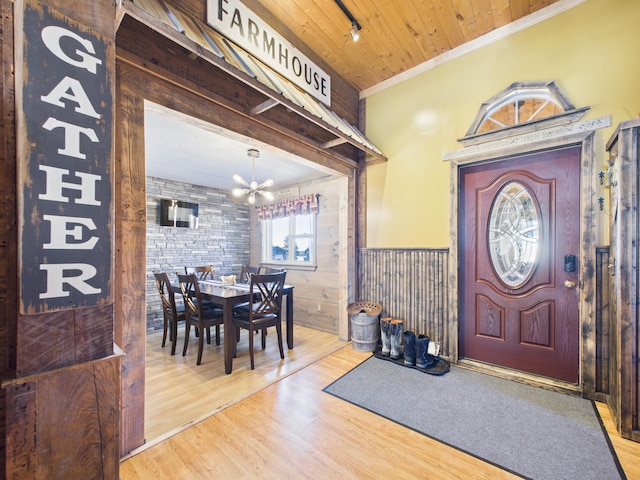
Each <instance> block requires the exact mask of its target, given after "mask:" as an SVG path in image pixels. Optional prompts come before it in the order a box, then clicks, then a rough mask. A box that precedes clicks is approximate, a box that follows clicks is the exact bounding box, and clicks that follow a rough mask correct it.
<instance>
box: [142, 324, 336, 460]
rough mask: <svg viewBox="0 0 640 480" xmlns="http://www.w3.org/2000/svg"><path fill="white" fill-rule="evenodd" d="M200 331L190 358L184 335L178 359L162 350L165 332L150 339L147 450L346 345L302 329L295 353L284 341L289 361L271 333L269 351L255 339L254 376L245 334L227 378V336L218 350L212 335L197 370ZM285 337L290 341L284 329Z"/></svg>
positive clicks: (297, 334) (271, 331)
mask: <svg viewBox="0 0 640 480" xmlns="http://www.w3.org/2000/svg"><path fill="white" fill-rule="evenodd" d="M194 330H195V329H191V338H190V340H189V348H188V349H187V355H186V356H184V357H183V356H182V347H183V345H184V329H182V328H181V329H180V331H179V332H178V346H177V347H176V355H173V356H172V355H170V354H169V353H170V351H171V350H170V348H171V347H170V345H169V342H167V345H165V347H164V348H162V347H161V344H162V333H161V332H156V333H153V334H150V335H147V352H146V368H145V430H144V433H145V439H146V445H145V447H148V446H149V445H152V444H155V443H158V442H159V441H161V440H164V439H165V438H168V437H169V436H171V435H173V434H175V433H176V432H179V431H182V430H184V429H185V428H187V427H188V426H190V425H193V424H194V423H197V422H199V421H200V420H202V419H204V418H206V417H208V416H210V415H212V414H214V413H216V412H219V411H220V410H222V409H224V408H226V407H228V406H229V405H232V404H234V403H236V402H238V401H240V400H242V399H244V398H246V397H248V396H249V395H252V394H253V393H255V392H257V391H258V390H260V389H262V388H265V387H266V386H268V385H270V384H272V383H273V382H276V381H278V380H280V379H281V378H284V377H286V376H288V375H291V374H292V373H294V372H296V371H297V370H300V369H301V368H304V367H306V366H307V365H309V364H311V363H313V362H315V361H316V360H318V359H320V358H322V357H324V356H326V355H329V354H330V353H333V352H335V351H336V350H338V349H340V348H342V347H343V346H344V345H345V342H341V341H340V340H338V337H337V336H336V335H334V334H330V333H325V332H320V331H318V330H313V329H310V328H305V327H301V326H298V325H296V328H295V336H294V340H295V343H294V346H295V348H294V349H292V350H288V349H287V346H286V339H285V338H283V342H284V343H285V345H284V348H285V358H284V360H281V359H280V352H279V351H278V342H277V338H276V333H275V329H273V328H271V329H269V334H268V336H267V344H266V349H265V350H262V346H261V343H260V335H256V336H255V337H254V356H255V367H256V368H255V370H253V371H251V368H250V364H249V340H248V338H247V336H248V332H247V331H246V330H242V331H241V337H240V342H239V343H238V345H237V348H238V357H237V358H235V359H234V361H233V372H231V374H230V375H226V374H225V373H224V361H223V355H224V352H223V350H224V347H223V343H224V332H223V333H222V341H221V342H220V345H215V341H214V338H213V331H212V332H211V333H212V338H211V344H210V345H207V344H206V343H205V345H204V349H203V353H202V363H201V364H200V365H196V356H197V351H198V345H197V339H196V338H195V332H194ZM282 333H283V337H285V328H284V325H283V329H282Z"/></svg>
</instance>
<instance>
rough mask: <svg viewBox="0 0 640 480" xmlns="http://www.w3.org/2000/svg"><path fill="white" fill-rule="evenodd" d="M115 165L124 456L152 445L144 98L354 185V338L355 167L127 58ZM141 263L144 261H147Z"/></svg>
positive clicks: (346, 297) (351, 266) (343, 334)
mask: <svg viewBox="0 0 640 480" xmlns="http://www.w3.org/2000/svg"><path fill="white" fill-rule="evenodd" d="M116 78H117V87H116V97H117V106H116V136H115V138H116V140H115V141H116V161H115V164H116V167H115V174H114V183H115V196H114V203H115V205H116V208H115V210H116V212H115V228H116V235H115V237H116V238H115V252H116V253H115V269H114V271H115V272H116V274H115V280H114V284H115V288H114V290H115V291H116V292H118V295H117V296H116V299H115V319H114V336H115V341H116V343H117V344H118V345H120V346H122V348H123V350H124V352H125V354H126V355H125V357H124V358H123V360H122V370H123V373H122V408H121V419H120V432H121V433H120V435H121V438H120V441H121V445H120V455H121V457H124V456H126V455H128V454H129V453H130V452H131V451H132V450H134V449H136V448H138V447H140V446H141V445H143V444H144V443H145V438H144V415H142V413H143V412H144V368H145V345H146V314H145V285H146V267H143V268H140V267H141V263H140V262H141V261H142V262H145V259H146V256H145V251H146V167H145V147H144V144H145V141H144V101H145V100H150V101H152V102H154V103H157V104H160V105H163V106H165V107H167V108H172V109H174V110H178V111H180V112H182V113H185V114H187V115H191V116H194V117H197V118H199V119H200V120H203V121H206V122H209V123H211V124H214V125H218V126H220V127H222V128H225V129H228V130H230V131H234V132H236V133H241V134H242V133H243V128H244V129H246V130H247V131H251V132H252V135H253V136H254V138H257V139H258V140H260V141H264V142H266V143H269V144H271V145H273V146H275V147H279V148H282V145H283V144H286V145H288V146H289V151H292V152H294V153H296V154H298V155H299V156H301V157H304V158H306V159H307V160H309V161H311V162H314V163H317V164H318V165H319V166H323V167H328V168H331V169H333V170H334V171H336V172H338V173H341V174H343V175H345V177H346V178H347V182H348V185H347V188H346V189H345V192H344V196H345V197H346V198H344V197H343V198H342V199H341V201H343V202H345V203H346V205H345V214H344V215H343V218H344V221H343V222H342V223H343V224H344V227H345V228H347V229H348V232H347V233H346V238H348V239H349V242H348V244H347V245H346V246H344V248H342V249H341V251H342V253H343V258H341V261H340V268H341V270H342V272H343V274H340V278H343V279H344V280H343V281H342V282H341V288H342V294H341V298H340V300H339V302H340V304H341V305H343V308H340V309H339V312H340V317H339V319H338V321H339V328H338V330H339V337H340V338H341V339H347V338H348V332H349V319H348V315H347V310H346V305H347V304H348V303H349V302H350V301H352V297H351V295H352V294H353V292H352V290H351V289H350V288H349V286H350V285H353V283H354V282H355V280H354V278H355V274H354V272H355V244H354V241H355V238H356V237H355V234H354V231H353V227H352V225H353V223H354V222H353V219H354V217H355V216H356V211H355V208H356V207H355V206H356V198H355V195H356V194H357V190H356V186H355V178H356V176H355V173H354V169H355V167H354V166H350V165H348V164H346V163H345V162H344V161H341V159H340V158H339V157H336V158H334V156H333V155H331V154H329V153H326V152H324V151H322V150H321V149H319V148H313V147H310V146H309V145H306V144H304V143H303V142H299V141H295V140H292V139H288V138H285V137H284V136H283V135H282V134H281V132H278V131H274V129H273V128H270V127H269V126H265V125H263V124H261V123H260V122H259V121H256V120H252V119H251V118H245V117H243V116H242V114H240V113H238V112H235V111H233V110H232V109H228V108H225V107H224V106H221V105H219V104H217V103H216V102H215V99H212V98H211V97H210V96H208V95H206V94H205V93H203V92H198V91H197V89H196V88H194V87H192V86H191V87H190V86H189V85H188V82H187V81H186V80H183V79H180V80H177V79H167V78H165V77H163V76H162V75H161V74H159V73H158V72H155V71H152V70H151V68H150V67H149V68H147V67H146V66H145V65H142V64H139V63H138V62H136V61H134V59H131V58H130V57H129V56H127V55H126V52H125V53H121V55H119V56H118V57H117V61H116ZM141 259H142V260H141Z"/></svg>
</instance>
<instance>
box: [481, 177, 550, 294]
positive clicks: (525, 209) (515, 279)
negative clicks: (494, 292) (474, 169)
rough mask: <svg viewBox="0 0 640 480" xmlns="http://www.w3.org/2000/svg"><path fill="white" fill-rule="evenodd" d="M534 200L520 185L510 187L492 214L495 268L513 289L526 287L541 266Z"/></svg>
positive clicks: (491, 252)
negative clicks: (538, 265)
mask: <svg viewBox="0 0 640 480" xmlns="http://www.w3.org/2000/svg"><path fill="white" fill-rule="evenodd" d="M538 212H539V210H538V208H537V205H536V202H535V199H534V197H533V196H532V195H531V193H529V190H528V189H527V187H526V186H525V185H523V184H522V183H520V182H515V181H513V182H508V183H506V184H505V185H504V186H503V187H502V188H501V189H500V190H499V191H498V193H497V194H496V197H495V199H494V200H493V205H492V206H491V211H490V212H489V228H488V237H489V238H488V239H487V240H488V242H489V255H490V257H491V264H492V265H493V268H494V269H495V271H496V274H497V275H498V278H500V280H502V281H503V282H504V283H505V284H506V285H507V286H508V287H510V288H518V287H521V286H522V285H524V284H525V283H526V282H527V280H528V279H529V277H531V275H532V273H533V271H534V270H535V268H536V264H537V262H538V254H539V251H540V237H541V221H540V215H539V213H538Z"/></svg>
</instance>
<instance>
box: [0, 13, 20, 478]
mask: <svg viewBox="0 0 640 480" xmlns="http://www.w3.org/2000/svg"><path fill="white" fill-rule="evenodd" d="M12 5H13V4H12V3H10V2H6V1H2V2H0V16H1V20H0V22H1V23H0V26H1V29H0V49H1V50H2V64H1V65H0V68H1V70H0V75H1V76H2V77H1V78H2V84H1V85H0V91H2V98H3V102H2V103H0V118H1V119H2V121H1V127H0V143H1V144H2V146H3V148H0V192H3V195H1V196H0V285H4V286H9V285H17V284H18V277H17V276H18V274H17V258H18V245H17V243H16V241H15V239H16V238H18V232H17V229H16V225H17V218H16V212H17V205H16V203H17V197H16V181H15V180H16V176H17V172H16V150H15V149H16V147H15V145H16V132H15V122H14V118H15V85H14V83H13V78H14V77H13V63H14V57H13V54H14V50H13V41H12V38H13V34H14V29H13V15H12ZM17 305H18V299H17V290H16V289H15V288H0V370H1V371H2V378H3V379H4V378H12V377H13V376H14V375H15V338H16V318H17ZM6 402H7V395H6V391H5V390H4V389H0V472H5V464H6V463H5V459H6V442H5V438H6V419H7V417H6V406H7V405H6Z"/></svg>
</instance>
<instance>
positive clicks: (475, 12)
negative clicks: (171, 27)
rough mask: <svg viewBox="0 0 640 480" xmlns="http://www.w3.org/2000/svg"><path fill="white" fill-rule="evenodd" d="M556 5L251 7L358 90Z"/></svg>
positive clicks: (364, 1)
mask: <svg viewBox="0 0 640 480" xmlns="http://www.w3.org/2000/svg"><path fill="white" fill-rule="evenodd" d="M558 1H561V0H342V3H343V4H344V5H345V6H346V7H347V9H348V10H349V12H350V13H351V14H352V15H353V17H355V19H356V20H357V21H358V23H359V24H360V26H361V27H362V30H361V31H360V40H359V41H358V42H354V41H353V40H352V38H351V35H350V29H351V22H350V21H349V20H348V18H347V17H346V16H345V14H344V13H343V12H342V11H341V10H340V8H339V6H338V5H337V4H336V2H335V1H334V0H257V2H258V3H259V4H260V5H262V6H263V7H264V8H265V9H267V10H268V11H270V12H271V13H272V14H273V15H274V16H275V17H276V18H277V19H278V20H279V21H280V22H282V23H283V24H284V25H285V26H286V27H287V28H288V29H289V30H290V31H291V32H292V33H293V34H294V35H296V36H297V37H298V38H300V39H301V40H302V41H303V42H304V43H305V44H306V45H307V46H308V47H309V48H310V49H311V50H313V51H314V52H315V53H317V54H318V55H319V56H320V57H321V58H323V59H324V60H325V61H326V62H327V63H328V64H329V65H330V66H331V67H332V68H333V69H334V70H335V71H336V72H337V73H339V74H340V75H341V76H343V77H344V78H345V79H347V80H348V81H349V82H350V83H351V84H352V85H354V86H355V87H356V88H357V89H358V90H360V91H362V90H366V89H367V88H370V87H372V86H374V85H376V84H378V83H380V82H382V81H384V80H387V79H389V78H391V77H393V76H395V75H398V74H400V73H402V72H404V71H406V70H409V69H411V68H412V67H415V66H417V65H419V64H421V63H424V62H426V61H428V60H430V59H432V58H435V57H437V56H438V55H441V54H443V53H445V52H447V51H449V50H451V49H453V48H455V47H458V46H460V45H463V44H465V43H467V42H470V41H472V40H474V39H476V38H478V37H480V36H482V35H484V34H487V33H489V32H491V31H493V30H495V29H497V28H499V27H502V26H505V25H507V24H509V23H511V22H513V21H515V20H518V19H520V18H522V17H525V16H526V15H529V14H531V13H534V12H536V11H538V10H540V9H542V8H544V7H547V6H549V5H551V4H553V3H557V2H558Z"/></svg>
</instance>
